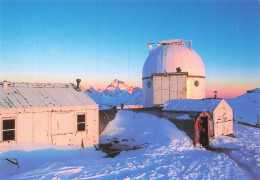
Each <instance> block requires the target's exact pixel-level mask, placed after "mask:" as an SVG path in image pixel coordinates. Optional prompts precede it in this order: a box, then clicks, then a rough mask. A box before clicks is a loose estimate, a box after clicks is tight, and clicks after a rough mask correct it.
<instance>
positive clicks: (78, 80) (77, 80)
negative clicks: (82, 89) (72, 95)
mask: <svg viewBox="0 0 260 180" xmlns="http://www.w3.org/2000/svg"><path fill="white" fill-rule="evenodd" d="M76 82H77V89H76V90H77V91H79V84H80V82H81V79H76Z"/></svg>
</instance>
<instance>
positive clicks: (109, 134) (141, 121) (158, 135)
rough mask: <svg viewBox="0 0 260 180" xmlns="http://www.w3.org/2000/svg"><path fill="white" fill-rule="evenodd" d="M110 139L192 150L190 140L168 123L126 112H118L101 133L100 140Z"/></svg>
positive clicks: (164, 120) (142, 114)
mask: <svg viewBox="0 0 260 180" xmlns="http://www.w3.org/2000/svg"><path fill="white" fill-rule="evenodd" d="M112 138H117V139H128V140H130V139H133V140H134V143H132V144H133V145H140V144H144V143H148V144H152V145H165V146H171V148H174V149H177V150H187V149H192V148H193V145H192V141H191V139H190V138H189V137H188V136H187V135H186V134H185V133H184V132H183V131H180V130H179V129H178V128H177V127H176V126H175V125H174V124H172V123H171V122H170V121H168V120H166V119H163V118H158V117H157V116H154V115H151V114H146V113H135V112H132V111H126V110H120V111H118V113H117V115H116V118H115V119H114V120H113V121H111V122H110V123H109V124H108V126H107V127H106V129H105V130H104V132H103V133H102V135H101V137H100V140H101V141H102V140H105V139H112ZM128 142H129V141H128ZM130 142H132V141H130Z"/></svg>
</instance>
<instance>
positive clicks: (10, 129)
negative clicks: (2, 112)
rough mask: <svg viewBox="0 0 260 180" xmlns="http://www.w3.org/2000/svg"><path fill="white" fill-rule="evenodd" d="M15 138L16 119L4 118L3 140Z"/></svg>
mask: <svg viewBox="0 0 260 180" xmlns="http://www.w3.org/2000/svg"><path fill="white" fill-rule="evenodd" d="M10 140H15V120H14V119H7V120H3V141H10Z"/></svg>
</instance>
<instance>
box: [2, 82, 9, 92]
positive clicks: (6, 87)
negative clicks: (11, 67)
mask: <svg viewBox="0 0 260 180" xmlns="http://www.w3.org/2000/svg"><path fill="white" fill-rule="evenodd" d="M3 83H4V85H3V86H4V90H7V89H8V84H7V81H6V80H5V81H3Z"/></svg>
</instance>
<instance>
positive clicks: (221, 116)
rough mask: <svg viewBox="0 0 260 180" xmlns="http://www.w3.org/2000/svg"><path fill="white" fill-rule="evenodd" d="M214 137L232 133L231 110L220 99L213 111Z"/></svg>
mask: <svg viewBox="0 0 260 180" xmlns="http://www.w3.org/2000/svg"><path fill="white" fill-rule="evenodd" d="M213 122H214V132H215V137H218V136H223V135H230V134H233V110H232V108H231V107H230V106H229V105H228V104H227V102H226V101H225V100H222V101H221V102H220V103H219V105H218V106H217V107H216V108H215V110H214V111H213Z"/></svg>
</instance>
